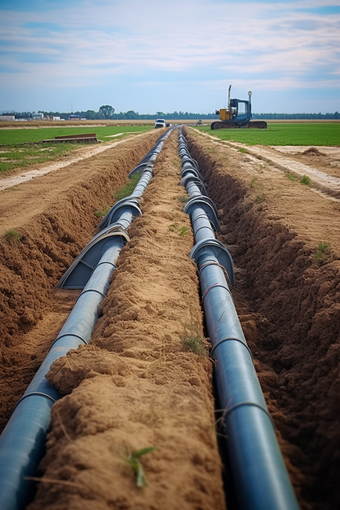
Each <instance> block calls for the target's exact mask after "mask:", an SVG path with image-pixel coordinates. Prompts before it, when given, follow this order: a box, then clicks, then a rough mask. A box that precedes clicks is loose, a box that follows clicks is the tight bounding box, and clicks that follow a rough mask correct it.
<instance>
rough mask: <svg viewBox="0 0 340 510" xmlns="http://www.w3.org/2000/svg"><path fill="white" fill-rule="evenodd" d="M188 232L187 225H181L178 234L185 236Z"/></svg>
mask: <svg viewBox="0 0 340 510" xmlns="http://www.w3.org/2000/svg"><path fill="white" fill-rule="evenodd" d="M188 233H189V229H188V227H181V228H180V229H179V235H180V236H181V237H182V236H185V235H187V234H188Z"/></svg>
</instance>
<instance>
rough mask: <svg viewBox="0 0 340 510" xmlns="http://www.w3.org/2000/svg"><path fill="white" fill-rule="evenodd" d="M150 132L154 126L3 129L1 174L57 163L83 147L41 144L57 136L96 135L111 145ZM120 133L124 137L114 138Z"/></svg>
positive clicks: (0, 147) (1, 136) (70, 144)
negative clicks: (46, 162)
mask: <svg viewBox="0 0 340 510" xmlns="http://www.w3.org/2000/svg"><path fill="white" fill-rule="evenodd" d="M149 129H153V125H149V126H103V127H101V126H95V127H82V126H79V127H78V126H77V127H52V128H33V129H30V128H28V129H26V128H23V129H0V174H1V173H5V172H8V171H10V170H12V169H13V168H19V167H20V168H24V167H27V166H29V165H32V164H34V163H36V164H37V163H44V162H45V161H53V160H55V159H57V158H59V157H60V156H63V155H64V154H66V153H68V152H71V151H73V150H75V149H78V148H79V147H80V145H79V144H78V143H60V144H59V143H58V144H56V143H51V144H49V143H45V144H38V143H37V142H41V141H42V140H46V139H51V138H55V137H56V136H64V135H72V134H84V133H96V135H97V138H98V140H101V141H102V142H107V141H110V140H117V139H120V138H122V137H123V136H126V135H128V134H131V133H141V132H143V131H147V130H149ZM119 133H121V135H119V136H114V135H118V134H119ZM30 144H32V145H30Z"/></svg>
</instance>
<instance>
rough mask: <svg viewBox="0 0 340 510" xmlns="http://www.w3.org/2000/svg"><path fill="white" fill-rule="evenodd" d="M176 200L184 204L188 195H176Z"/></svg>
mask: <svg viewBox="0 0 340 510" xmlns="http://www.w3.org/2000/svg"><path fill="white" fill-rule="evenodd" d="M178 200H179V202H181V204H186V203H187V201H188V200H189V197H185V196H182V197H178Z"/></svg>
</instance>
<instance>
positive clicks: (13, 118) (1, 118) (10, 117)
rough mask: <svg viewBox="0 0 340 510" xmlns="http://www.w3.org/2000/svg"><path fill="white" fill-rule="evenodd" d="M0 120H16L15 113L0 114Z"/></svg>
mask: <svg viewBox="0 0 340 510" xmlns="http://www.w3.org/2000/svg"><path fill="white" fill-rule="evenodd" d="M0 120H7V121H8V120H15V115H0Z"/></svg>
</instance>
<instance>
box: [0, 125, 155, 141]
mask: <svg viewBox="0 0 340 510" xmlns="http://www.w3.org/2000/svg"><path fill="white" fill-rule="evenodd" d="M151 128H153V126H151V125H148V126H98V125H96V126H88V125H87V126H84V125H81V124H79V126H76V127H67V126H65V127H60V126H59V127H46V128H43V127H39V128H26V127H25V128H23V129H20V128H19V129H17V128H16V129H0V145H17V144H21V143H33V142H41V141H42V140H46V139H51V138H55V137H56V136H67V135H73V134H85V133H93V132H95V133H96V135H97V138H98V140H101V141H102V142H104V141H107V140H110V139H111V138H112V137H113V136H117V135H118V134H120V135H121V136H123V135H124V134H125V135H126V134H130V133H131V132H133V133H142V132H144V131H147V130H148V129H151Z"/></svg>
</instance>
